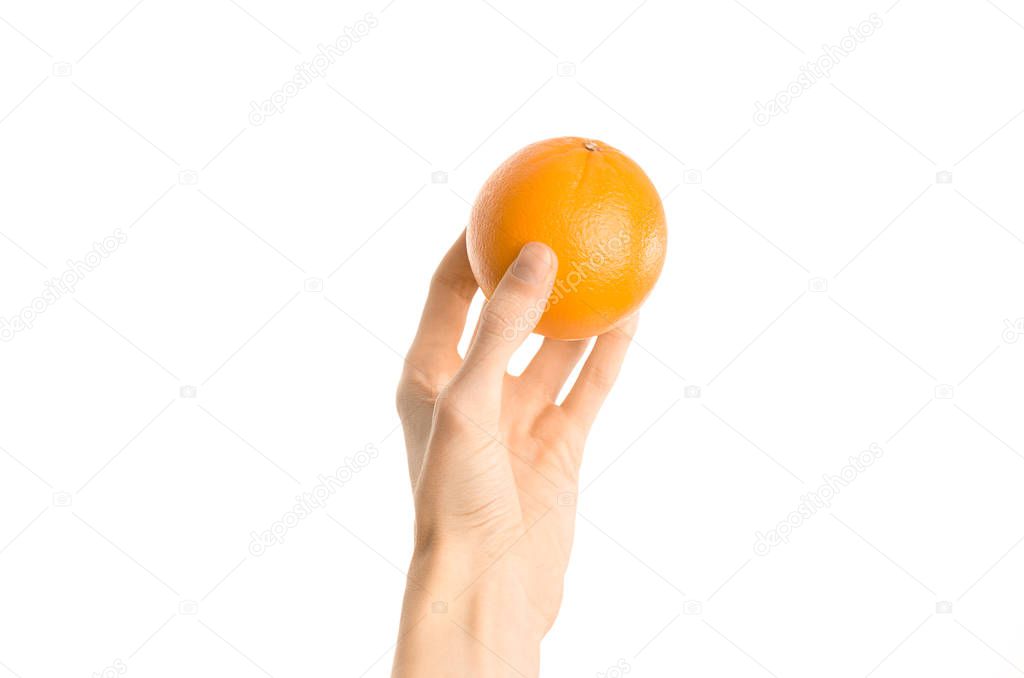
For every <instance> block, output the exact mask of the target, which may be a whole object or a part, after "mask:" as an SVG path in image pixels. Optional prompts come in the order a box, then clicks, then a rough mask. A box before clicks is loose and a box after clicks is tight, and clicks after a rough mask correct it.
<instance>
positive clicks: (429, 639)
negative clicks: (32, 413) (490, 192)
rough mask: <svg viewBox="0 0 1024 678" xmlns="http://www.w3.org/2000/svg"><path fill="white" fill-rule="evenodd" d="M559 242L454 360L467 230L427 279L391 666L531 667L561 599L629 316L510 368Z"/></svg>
mask: <svg viewBox="0 0 1024 678" xmlns="http://www.w3.org/2000/svg"><path fill="white" fill-rule="evenodd" d="M556 271H557V261H556V257H555V255H554V253H553V252H552V251H551V249H550V248H548V247H547V246H546V245H543V244H540V243H530V244H528V245H526V246H525V247H524V248H523V250H522V251H521V253H520V255H519V257H518V258H517V259H516V261H515V262H514V263H513V264H512V266H511V267H509V270H508V271H507V272H506V274H505V276H504V278H503V279H502V281H501V283H500V284H499V286H498V288H497V289H496V290H495V292H494V294H493V295H492V296H491V299H490V300H489V301H488V302H487V303H486V305H485V307H484V310H483V312H482V313H481V316H480V319H479V322H478V324H477V327H476V331H475V333H474V337H473V339H472V341H471V343H470V347H469V349H468V350H467V352H466V357H465V359H464V360H463V359H462V358H460V357H459V354H458V351H457V344H458V342H459V339H460V338H461V336H462V332H463V330H464V327H465V323H466V314H467V312H468V309H469V305H470V302H471V301H472V299H473V296H474V294H475V293H476V290H477V285H476V282H475V280H474V278H473V273H472V271H471V270H470V267H469V261H468V259H467V255H466V244H465V234H463V235H462V236H461V237H460V238H459V239H458V240H457V241H456V243H455V244H454V245H453V246H452V248H451V250H449V252H448V254H447V255H446V256H445V258H444V260H443V261H442V262H441V265H440V267H439V268H438V270H437V272H436V273H435V275H434V278H433V280H432V282H431V285H430V292H429V295H428V298H427V302H426V307H425V308H424V311H423V316H422V319H421V321H420V327H419V330H418V332H417V334H416V338H415V340H414V341H413V345H412V348H411V349H410V351H409V354H408V357H407V359H406V368H405V370H404V373H403V375H402V379H401V383H400V384H399V387H398V397H397V405H398V411H399V414H400V416H401V417H402V421H403V426H404V430H405V440H406V447H407V450H408V456H409V478H410V481H411V483H412V488H413V493H414V497H415V505H416V534H415V537H416V538H415V548H414V553H413V559H412V566H411V568H410V573H409V575H410V576H409V586H408V589H407V591H406V598H405V604H404V607H403V616H402V628H401V631H400V640H399V644H398V647H397V650H396V656H395V670H394V675H395V676H428V675H429V676H432V677H435V676H441V675H452V676H468V675H471V676H497V675H506V674H507V675H536V673H537V664H538V655H539V643H540V640H541V638H542V637H543V636H544V634H545V633H547V631H548V630H549V629H550V628H551V625H552V624H553V623H554V620H555V616H556V614H557V612H558V608H559V605H560V603H561V597H562V580H563V576H564V574H565V570H566V566H567V565H568V559H569V551H570V548H571V546H572V538H573V526H574V523H575V496H576V491H577V487H578V480H579V467H580V461H581V458H582V454H583V444H584V441H585V439H586V436H587V432H588V431H589V429H590V426H591V424H592V423H593V420H594V417H595V416H596V415H597V412H598V409H599V408H600V407H601V404H602V402H603V401H604V399H605V396H607V394H608V391H609V390H610V389H611V386H612V383H613V382H614V381H615V378H616V376H617V374H618V372H619V367H620V366H621V364H622V360H623V357H624V356H625V353H626V349H627V347H628V345H629V342H630V339H631V336H632V334H633V332H634V330H635V327H636V321H635V319H631V320H629V321H627V322H625V323H623V324H622V325H621V326H620V327H619V328H617V329H615V330H612V331H610V332H608V333H606V334H604V335H602V336H601V337H599V338H598V339H597V341H596V343H595V345H594V349H593V351H591V354H590V356H589V357H588V359H587V361H586V363H585V364H584V366H583V368H582V370H581V372H580V375H579V377H578V379H577V380H576V383H575V384H574V385H573V387H572V389H571V391H570V392H569V394H568V395H567V396H566V398H565V401H564V402H563V403H562V404H561V405H559V404H557V403H556V399H557V397H558V394H559V392H560V391H561V389H562V387H563V385H564V383H565V381H566V379H567V378H568V377H569V375H570V374H571V372H572V371H573V369H574V368H575V366H576V364H577V363H578V362H579V360H580V358H581V357H582V356H583V354H584V353H585V351H586V347H587V344H588V342H587V341H586V340H582V341H557V340H552V339H545V340H544V342H543V344H542V346H541V348H540V349H539V350H538V352H537V354H536V355H535V356H534V357H533V359H532V361H531V362H530V364H529V366H528V367H527V368H526V369H525V370H524V371H523V373H522V374H521V375H520V376H518V377H513V376H511V375H509V374H508V373H507V371H506V369H507V365H508V361H509V359H510V358H511V357H512V354H513V353H514V352H515V351H516V349H517V348H519V346H521V345H522V343H523V341H524V340H525V339H526V337H527V336H529V334H530V332H531V331H532V330H533V328H534V326H535V325H536V323H537V321H538V320H539V318H540V315H541V312H542V311H543V310H544V307H545V303H546V302H547V299H548V297H549V295H550V293H551V288H552V285H553V283H554V279H555V275H556Z"/></svg>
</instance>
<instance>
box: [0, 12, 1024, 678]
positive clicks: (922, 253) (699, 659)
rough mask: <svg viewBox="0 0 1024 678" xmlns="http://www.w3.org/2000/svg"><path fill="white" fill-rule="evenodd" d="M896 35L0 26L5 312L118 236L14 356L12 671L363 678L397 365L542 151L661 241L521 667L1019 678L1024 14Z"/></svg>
mask: <svg viewBox="0 0 1024 678" xmlns="http://www.w3.org/2000/svg"><path fill="white" fill-rule="evenodd" d="M890 2H891V0H882V2H880V3H878V2H874V3H872V2H866V1H865V2H861V1H859V0H858V1H853V2H844V3H820V2H811V1H810V0H807V1H805V2H795V3H787V4H786V5H785V6H780V4H778V3H769V2H764V1H755V0H744V2H743V4H741V3H740V2H735V1H722V2H717V3H710V2H670V1H669V0H649V1H643V2H628V3H627V2H620V3H611V2H584V1H583V0H577V1H575V2H559V3H554V2H543V3H542V2H518V3H514V2H508V1H501V2H499V1H497V0H492V1H491V2H485V1H484V0H460V1H456V0H451V1H448V2H435V3H424V2H415V1H414V0H390V1H389V0H381V1H380V2H316V1H314V0H308V1H306V0H304V1H301V2H291V3H274V2H270V1H269V0H238V1H237V2H234V1H233V0H204V1H201V2H200V1H199V0H191V1H184V2H173V3H172V2H167V1H166V0H142V1H140V2H136V3H134V4H133V0H125V1H118V2H103V3H78V2H43V1H36V2H32V3H26V2H12V1H4V2H0V83H2V87H0V317H2V318H6V319H9V318H11V317H12V316H16V315H18V314H19V313H20V312H21V310H22V309H23V308H24V307H26V306H29V305H31V304H32V302H33V299H35V298H36V297H39V296H40V295H41V294H42V293H43V291H44V289H45V283H46V281H47V280H49V279H50V278H52V277H55V276H60V275H61V274H62V273H63V272H64V271H65V270H67V269H68V263H67V262H68V260H69V259H70V260H76V261H77V260H79V259H82V258H83V257H84V256H85V254H86V253H87V252H89V251H90V250H91V249H92V247H93V243H94V242H98V241H101V240H102V239H103V238H104V237H106V236H108V235H110V234H112V233H114V232H115V229H122V232H123V233H125V234H127V242H125V243H124V244H121V245H120V246H119V247H118V248H117V250H116V251H115V252H113V253H112V254H110V255H109V256H108V257H106V258H104V259H103V260H102V263H101V264H100V265H99V266H98V267H97V268H96V269H95V270H94V271H91V272H88V274H87V275H85V276H84V277H83V279H82V280H81V281H79V282H78V284H77V287H76V288H75V291H74V293H73V294H65V295H62V296H61V297H60V298H59V299H58V300H56V302H55V303H53V304H50V305H48V306H47V305H45V304H44V305H43V307H44V311H43V312H41V313H38V314H37V316H36V317H35V318H34V320H33V324H32V328H31V329H25V330H23V331H19V332H16V333H15V335H14V337H13V339H12V340H10V341H7V342H4V343H0V662H2V663H0V675H5V671H6V673H7V674H10V675H13V676H19V677H20V678H36V677H40V678H41V677H52V676H89V675H93V674H95V673H102V672H103V670H104V668H105V667H108V666H112V665H114V663H115V661H116V660H120V662H123V664H122V665H123V666H124V667H127V671H128V675H138V676H182V675H191V676H239V677H243V676H262V675H270V676H273V677H274V678H288V677H291V676H295V677H299V676H353V677H354V676H387V675H388V674H389V671H390V661H391V654H392V648H393V643H394V637H395V632H396V626H397V619H398V611H399V605H400V600H401V595H402V590H403V584H404V575H403V573H402V570H403V569H404V567H405V565H406V563H407V559H408V556H409V549H410V537H411V520H412V514H411V505H410V500H409V496H408V487H407V477H406V472H405V468H404V466H405V459H404V450H403V445H402V439H401V435H400V432H399V431H397V430H396V426H397V425H398V420H397V416H396V415H395V413H394V411H393V392H394V387H395V384H396V381H397V378H398V375H399V372H400V368H401V364H402V363H401V358H400V355H401V354H402V353H403V352H404V351H405V349H406V347H407V344H408V342H409V340H410V338H411V336H412V333H413V331H414V328H415V324H416V322H417V319H418V314H419V308H420V305H421V303H422V300H423V297H424V293H425V289H426V284H427V281H428V278H429V276H430V273H431V272H432V270H433V268H434V267H435V264H436V262H437V260H438V259H439V258H440V256H441V254H442V253H443V252H444V251H445V250H446V249H447V247H448V246H449V244H450V242H451V241H452V240H454V238H455V237H456V235H457V234H458V232H459V231H460V230H461V228H463V226H464V225H465V223H466V219H467V216H468V209H469V203H470V202H471V201H472V199H473V197H474V196H475V193H476V191H477V190H478V188H479V187H480V185H481V183H482V182H483V180H484V179H485V178H486V176H487V175H488V174H489V172H490V171H491V170H492V169H493V168H494V167H495V166H496V165H497V164H498V163H499V162H500V161H502V160H503V159H504V158H505V157H507V156H508V155H509V154H510V153H512V152H513V151H515V150H516V149H518V148H519V147H521V146H523V145H525V144H527V143H529V142H532V141H535V140H538V139H543V138H546V137H551V136H560V135H566V134H571V135H578V136H587V137H594V138H598V139H601V140H603V141H605V142H607V143H610V144H612V145H614V146H617V147H619V148H621V149H622V150H624V151H625V152H627V153H628V154H630V155H631V156H632V157H633V158H634V159H635V160H637V162H639V163H640V164H641V165H642V166H643V167H644V168H645V169H646V170H647V171H648V173H649V174H650V176H651V177H652V179H653V181H654V183H655V184H656V185H657V187H658V188H659V190H660V191H661V193H662V195H663V198H664V201H665V207H666V211H667V214H668V223H669V234H670V238H669V240H670V250H669V253H668V259H667V263H666V266H665V271H664V274H663V276H662V279H661V281H660V283H659V285H658V287H657V288H656V290H655V292H654V294H653V295H652V297H651V298H650V300H649V302H648V304H647V305H646V306H645V308H644V312H643V314H642V319H641V320H642V321H641V329H640V332H639V334H638V336H637V342H636V343H637V345H636V346H635V347H634V348H633V350H632V351H631V354H630V356H629V358H628V360H627V363H626V366H625V369H624V373H623V376H622V377H621V379H620V382H619V384H618V385H617V386H616V389H615V392H614V394H613V395H612V397H611V398H610V399H609V401H608V403H607V405H606V407H605V409H604V411H603V412H602V416H601V417H600V419H599V421H598V423H597V426H596V430H595V431H594V434H593V436H592V438H591V441H590V444H589V445H588V449H587V454H586V460H585V463H584V468H583V486H584V487H585V489H584V490H583V491H582V493H581V495H580V497H579V510H580V513H581V519H580V520H579V525H578V536H577V543H576V546H575V550H574V553H573V560H572V564H571V567H570V570H569V575H568V580H567V582H568V584H567V594H566V598H565V602H564V605H563V609H562V613H561V616H560V618H559V620H558V623H557V625H556V626H555V628H554V630H553V631H552V632H551V634H550V635H549V637H548V639H547V640H546V641H545V646H544V652H543V673H544V675H547V676H577V675H578V676H593V675H604V674H607V675H609V676H612V675H616V674H615V672H614V670H613V671H609V669H611V668H612V667H614V666H616V665H618V666H620V667H623V668H628V669H629V671H630V673H631V675H638V676H668V675H672V676H730V677H734V676H763V675H774V676H778V677H779V678H796V677H798V676H815V677H818V676H866V675H873V676H879V677H882V676H925V675H927V676H954V675H955V676H962V675H972V676H1012V675H1017V674H1019V673H1024V641H1022V639H1024V621H1022V616H1021V609H1022V605H1024V581H1022V578H1021V576H1020V574H1021V571H1022V567H1024V546H1022V544H1021V540H1022V538H1024V492H1022V491H1021V487H1022V481H1024V459H1022V452H1021V451H1022V450H1024V423H1022V418H1021V411H1022V409H1021V408H1022V405H1024V394H1022V391H1021V375H1022V369H1024V338H1022V339H1021V340H1018V336H1019V335H1018V331H1017V329H1022V330H1024V321H1022V324H1021V325H1020V326H1019V328H1018V327H1016V326H1015V325H1014V323H1015V322H1016V320H1017V319H1018V318H1021V317H1024V299H1022V294H1021V293H1022V290H1024V267H1022V265H1021V264H1022V263H1024V242H1022V238H1024V202H1022V201H1021V199H1020V196H1021V189H1020V187H1021V185H1022V182H1024V165H1022V164H1021V155H1022V153H1021V151H1022V146H1024V116H1022V115H1021V114H1022V112H1024V111H1022V108H1024V88H1022V85H1021V83H1022V82H1024V78H1022V77H1021V70H1022V69H1021V65H1022V64H1024V25H1022V24H1024V6H1022V5H1021V3H1020V2H1019V1H1018V0H995V1H994V2H986V1H984V0H962V1H953V0H943V1H940V2H925V0H898V1H897V2H896V3H895V4H894V5H892V6H889V3H890ZM367 13H372V14H373V17H374V18H375V19H376V26H375V27H374V28H373V29H372V30H371V31H370V32H369V33H368V34H367V35H365V36H364V37H363V38H362V39H361V40H360V41H359V42H358V43H355V44H353V45H352V47H351V49H350V50H349V51H348V52H346V53H345V54H344V55H343V56H342V57H341V58H340V59H338V60H337V63H336V64H334V65H332V66H331V67H330V69H329V70H328V71H327V74H326V76H325V77H324V78H320V79H317V80H316V81H315V82H313V83H312V85H311V86H309V87H307V88H305V89H303V90H302V91H301V92H299V93H298V94H297V96H294V97H292V98H291V99H290V100H289V101H288V103H287V106H286V107H285V109H284V111H283V112H281V113H280V114H278V115H274V116H270V117H269V118H267V119H266V120H265V121H264V122H263V124H261V125H253V124H251V123H250V120H249V113H250V104H251V102H253V101H261V100H263V99H265V98H267V97H269V96H271V94H272V93H273V92H275V91H276V90H278V89H279V88H281V87H282V85H283V84H284V83H285V82H286V81H287V80H288V79H289V78H290V77H291V76H292V74H293V73H294V72H295V71H294V68H295V67H296V66H297V65H300V64H302V63H304V62H307V61H309V60H310V59H311V58H312V57H313V56H314V54H315V53H316V48H317V45H318V44H319V43H327V42H330V41H333V40H334V39H336V38H337V37H338V36H339V35H341V34H342V33H343V31H344V29H345V26H350V27H351V26H354V25H355V24H356V22H357V21H359V20H360V19H363V18H364V16H365V15H366V14H367ZM872 13H877V15H878V16H879V17H880V19H881V20H882V26H881V28H879V29H877V31H875V33H874V35H873V36H871V37H870V38H868V39H867V40H865V41H864V42H863V43H862V44H858V45H857V47H856V49H855V50H854V51H853V52H852V53H851V54H849V55H848V56H846V57H845V58H843V59H842V60H841V61H840V63H838V65H836V66H835V67H834V69H833V70H832V75H831V77H830V78H828V79H823V80H821V81H819V82H816V83H814V84H813V86H811V87H809V88H806V89H804V90H803V91H802V93H801V96H800V97H799V98H797V99H795V100H794V101H793V102H792V105H791V106H790V107H789V111H788V112H787V113H785V114H784V115H780V116H778V117H775V118H773V119H772V120H771V121H770V122H769V124H767V125H758V124H756V123H755V122H754V120H753V113H754V110H755V103H756V102H759V101H760V102H764V101H767V100H768V99H770V98H771V97H773V96H774V95H775V94H776V93H777V92H779V91H781V90H784V89H785V88H786V87H787V85H788V84H789V83H790V82H791V81H793V80H794V78H796V77H797V76H798V75H799V73H800V68H801V66H803V65H805V64H806V63H807V62H808V61H811V60H814V59H817V58H818V56H819V55H820V54H821V53H822V45H824V44H829V45H835V44H838V43H839V41H840V40H841V39H842V38H843V37H844V36H846V35H847V34H848V30H849V28H850V27H851V26H854V25H856V24H858V23H860V22H861V21H864V20H867V19H868V17H869V16H870V15H871V14H872ZM559 64H563V65H562V66H561V67H559ZM565 64H571V66H570V65H565ZM437 171H441V172H446V173H447V183H435V182H434V181H432V173H434V172H437ZM940 172H951V173H952V182H951V183H948V182H941V183H939V182H937V173H940ZM943 176H945V177H947V178H948V175H943ZM437 178H438V179H440V177H437ZM307 279H321V280H322V281H323V290H322V291H316V287H317V285H316V284H315V282H314V283H310V284H309V287H311V288H312V289H313V291H307ZM532 345H536V342H532ZM524 359H525V357H524ZM520 364H522V361H520ZM189 386H193V387H195V389H196V390H195V397H182V393H184V394H185V396H189V395H191V392H190V391H189V389H188V388H186V390H185V391H184V392H183V391H182V390H181V389H182V388H183V387H189ZM687 387H689V390H687ZM697 389H699V397H694V396H697V394H698V390H697ZM937 389H938V390H937ZM687 394H689V395H690V396H691V397H686V395H687ZM937 396H939V397H937ZM370 444H372V445H373V446H375V447H376V448H377V449H378V450H379V451H380V454H379V456H378V457H376V458H375V459H373V460H372V462H371V463H370V464H369V465H367V466H366V467H365V468H363V469H362V470H361V471H359V472H358V473H357V474H355V475H354V477H352V478H351V480H350V481H349V482H348V483H347V484H346V485H345V486H344V487H343V488H342V489H341V490H340V491H338V492H337V493H336V494H335V495H334V496H333V497H332V498H331V499H330V500H329V502H328V504H327V506H326V507H325V508H323V509H320V510H318V511H316V512H315V513H314V514H313V515H311V516H309V517H307V518H305V519H304V520H302V521H301V522H300V523H299V524H298V525H296V526H295V527H293V528H292V529H291V530H289V531H288V534H287V536H286V538H285V541H284V543H282V544H278V545H274V546H272V547H271V548H269V549H267V551H266V552H265V553H264V554H263V555H262V556H259V557H256V556H253V555H251V554H250V552H249V550H248V549H249V541H250V536H249V535H250V532H252V531H261V530H265V529H268V528H269V527H270V525H271V524H272V523H273V522H274V521H275V520H278V519H280V518H281V517H282V516H283V514H285V513H286V512H287V511H289V510H290V509H291V507H292V505H293V504H294V503H295V502H294V497H295V495H297V494H299V493H301V492H306V491H310V490H311V489H312V488H313V487H314V486H315V485H316V484H317V476H318V474H330V473H332V472H334V470H335V469H336V468H338V466H339V465H341V464H342V463H343V462H344V460H345V458H346V457H352V456H353V455H355V454H356V453H357V452H358V451H359V450H361V449H363V448H364V447H365V446H367V445H370ZM871 444H877V445H879V446H880V447H881V449H882V451H883V454H882V456H881V458H880V459H879V460H878V461H877V462H876V463H875V464H874V465H872V466H871V467H870V468H869V469H867V470H866V471H864V472H863V473H861V474H859V475H858V477H857V478H856V479H855V480H854V481H853V482H851V483H850V484H849V485H848V486H847V487H845V488H843V489H842V491H841V493H840V494H839V495H838V496H837V497H835V499H834V501H833V502H832V504H831V508H829V509H823V510H821V511H820V512H818V513H817V514H815V515H814V516H813V517H811V518H809V519H807V520H805V521H803V523H802V525H801V526H800V527H799V528H797V529H794V530H793V531H792V535H791V537H790V538H789V541H788V543H786V544H783V545H780V546H778V547H777V548H775V549H773V550H771V552H770V553H768V555H765V556H759V555H756V554H755V553H754V551H753V544H754V541H755V532H757V531H765V530H770V529H772V528H773V527H774V526H776V524H777V523H779V521H785V520H786V519H787V515H788V514H789V513H790V512H792V511H794V510H795V509H796V507H797V506H798V504H799V503H800V501H801V495H803V494H804V493H806V492H809V491H813V490H815V488H817V487H818V486H819V485H821V484H822V482H823V480H822V476H823V474H835V473H839V472H840V471H841V469H842V468H843V466H844V465H845V464H846V463H847V460H848V458H849V457H850V455H854V454H857V453H858V452H859V451H861V450H864V449H866V448H867V447H868V446H869V445H871ZM941 601H948V602H949V603H951V612H949V611H948V610H949V609H950V607H949V606H948V605H940V607H939V608H937V607H936V606H937V604H938V603H940V602H941ZM937 609H942V610H946V611H943V612H941V613H937V612H936V610H937Z"/></svg>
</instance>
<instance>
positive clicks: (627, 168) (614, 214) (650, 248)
mask: <svg viewBox="0 0 1024 678" xmlns="http://www.w3.org/2000/svg"><path fill="white" fill-rule="evenodd" d="M666 238H667V234H666V229H665V211H664V209H663V208H662V205H661V198H659V197H658V192H657V190H655V188H654V185H653V184H652V183H651V180H650V179H649V178H648V177H647V175H646V174H644V171H643V170H642V169H640V166H639V165H637V164H636V163H635V162H633V160H631V159H630V158H629V157H628V156H627V155H626V154H625V153H623V152H622V151H620V150H618V149H616V148H613V147H611V146H609V145H608V144H605V143H604V142H601V141H597V140H596V139H581V138H578V137H560V138H557V139H547V140H546V141H538V142H537V143H534V144H530V145H529V146H527V147H525V148H523V149H521V150H520V151H518V152H517V153H515V154H514V155H513V156H512V157H510V158H509V159H508V160H506V161H505V162H504V163H502V165H501V166H500V167H498V169H497V170H495V171H494V173H493V174H492V175H491V176H490V178H489V179H488V180H487V182H486V183H485V184H484V186H483V188H482V189H481V190H480V194H479V195H478V196H477V199H476V204H474V205H473V212H472V216H471V218H470V223H469V228H468V230H467V233H466V246H467V249H468V254H469V263H470V266H471V267H472V269H473V275H474V276H475V277H476V280H477V283H478V284H479V285H480V288H481V289H482V290H483V292H484V295H485V296H486V297H488V298H490V296H491V294H492V293H493V292H494V288H495V287H497V285H498V282H499V281H500V280H501V277H502V276H503V275H504V273H505V270H506V269H507V268H508V267H509V265H510V264H511V263H512V262H513V261H514V260H515V258H516V256H517V255H518V254H519V250H520V249H521V248H522V247H523V245H525V244H526V243H528V242H530V241H539V242H542V243H544V244H546V245H548V246H549V247H551V249H552V250H554V252H555V254H557V255H558V274H557V276H556V278H555V284H554V288H553V289H552V291H551V296H550V297H549V298H548V300H547V303H546V304H545V305H544V306H545V307H544V308H543V309H538V313H540V312H543V315H542V316H541V318H540V322H539V323H538V325H537V329H536V330H535V331H536V332H538V333H539V334H543V335H545V336H547V337H551V338H553V339H583V338H586V337H592V336H594V335H598V334H602V333H604V332H606V331H608V330H609V329H611V328H612V327H614V326H615V324H616V323H617V322H619V321H620V320H622V319H623V318H625V317H627V316H629V315H631V314H632V313H633V312H635V311H636V310H637V309H638V308H640V305H641V304H642V303H643V301H644V299H645V298H646V297H647V295H648V294H649V293H650V291H651V289H652V288H653V287H654V283H655V282H656V281H657V279H658V275H659V274H660V273H661V268H662V265H663V264H664V262H665V247H666Z"/></svg>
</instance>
